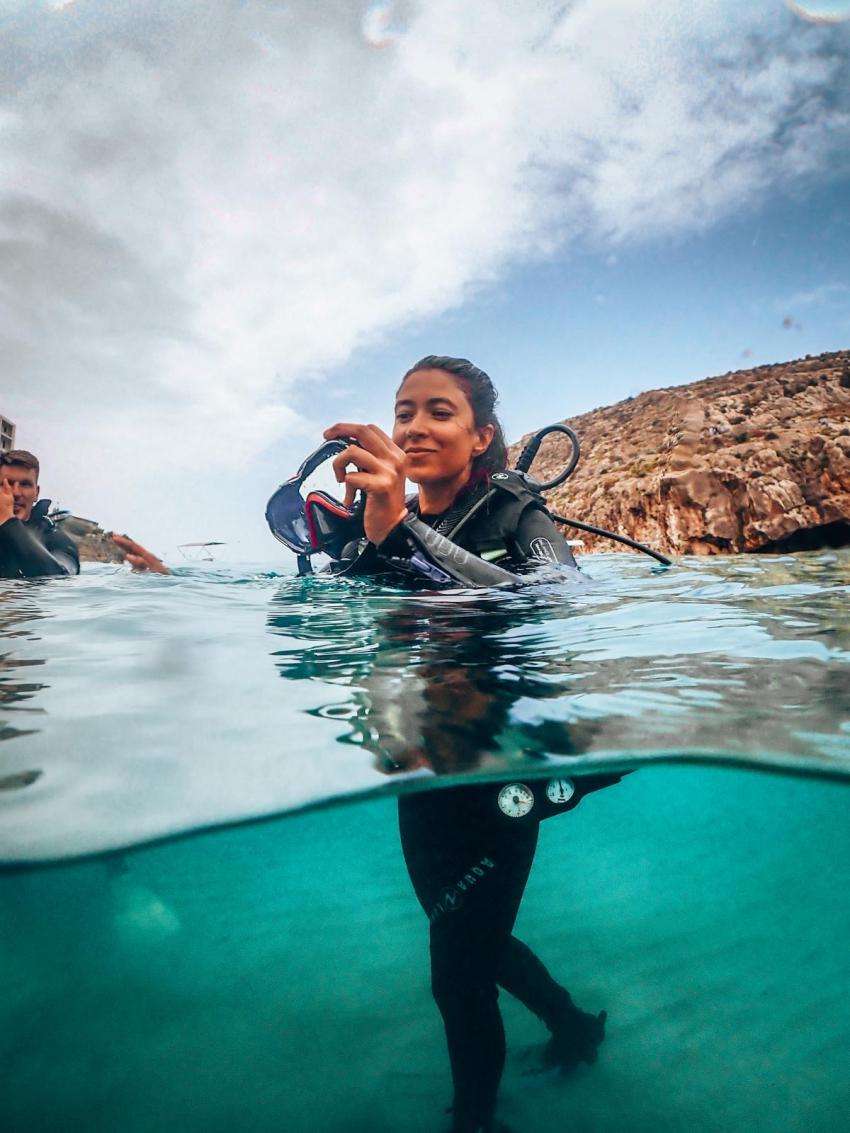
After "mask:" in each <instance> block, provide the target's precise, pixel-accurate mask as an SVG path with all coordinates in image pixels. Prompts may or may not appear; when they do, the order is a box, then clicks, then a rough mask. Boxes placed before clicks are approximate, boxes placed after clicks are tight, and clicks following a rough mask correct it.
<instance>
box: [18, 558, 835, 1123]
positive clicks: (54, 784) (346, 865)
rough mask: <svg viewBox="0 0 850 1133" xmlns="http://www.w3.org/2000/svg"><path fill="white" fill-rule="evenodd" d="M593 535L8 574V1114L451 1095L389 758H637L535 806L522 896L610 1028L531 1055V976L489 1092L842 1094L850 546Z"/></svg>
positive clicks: (431, 780) (565, 1095)
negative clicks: (654, 555) (654, 544)
mask: <svg viewBox="0 0 850 1133" xmlns="http://www.w3.org/2000/svg"><path fill="white" fill-rule="evenodd" d="M587 570H588V573H589V574H592V575H593V577H594V584H593V585H592V586H588V587H586V588H564V587H561V586H556V585H554V584H552V583H545V582H544V583H541V584H540V585H539V586H536V587H533V588H532V589H531V590H530V591H529V592H527V593H525V594H522V595H482V594H475V595H468V594H467V595H444V596H440V597H431V596H427V595H410V594H405V593H402V592H394V591H390V590H387V589H381V588H379V587H376V586H374V585H372V584H368V585H367V584H362V583H361V584H350V585H346V584H343V583H339V582H332V581H330V580H326V579H309V580H306V581H305V580H300V579H297V578H294V577H291V576H276V575H275V573H274V572H273V571H270V570H269V569H268V568H266V569H261V568H256V569H253V568H252V569H244V568H227V569H223V568H215V567H211V568H206V569H203V568H200V567H198V568H195V567H193V568H189V569H187V570H186V571H185V572H184V573H182V574H180V575H177V576H174V577H172V578H167V579H163V578H135V577H131V576H129V575H128V574H126V573H124V572H123V571H114V570H112V569H111V568H107V567H97V568H91V569H89V570H87V571H86V573H85V574H84V575H83V576H81V577H80V578H79V579H77V580H67V581H64V580H63V581H59V582H55V581H54V582H44V583H42V582H27V583H23V582H22V583H12V584H3V602H2V606H0V639H2V640H0V657H2V661H1V662H0V857H2V861H3V863H4V865H3V869H2V872H0V965H1V967H0V971H2V973H3V988H4V991H3V995H2V997H0V1044H2V1050H0V1058H2V1062H1V1063H0V1065H2V1067H3V1079H2V1080H3V1087H2V1091H0V1127H2V1129H3V1130H4V1131H5V1130H9V1131H10V1133H36V1131H38V1133H41V1131H50V1133H53V1131H60V1130H61V1131H63V1133H64V1131H68V1133H77V1131H78V1130H79V1131H80V1133H82V1131H86V1133H93V1131H97V1133H100V1131H103V1133H125V1131H126V1133H141V1131H153V1130H157V1131H159V1130H163V1129H176V1130H181V1131H183V1130H185V1131H187V1133H194V1131H196V1130H197V1131H199V1133H200V1131H201V1130H203V1131H204V1133H209V1131H218V1130H221V1131H222V1133H223V1131H225V1130H232V1129H239V1130H247V1131H254V1130H256V1131H257V1133H260V1131H263V1133H265V1131H266V1130H269V1131H271V1130H282V1129H284V1130H297V1131H301V1130H304V1131H307V1130H311V1131H312V1130H322V1131H324V1130H328V1131H334V1133H341V1131H349V1130H351V1131H359V1130H364V1131H365V1130H378V1131H383V1130H386V1131H387V1133H389V1131H391V1130H398V1129H405V1130H411V1131H419V1130H421V1131H423V1133H425V1131H429V1130H442V1129H444V1128H445V1126H446V1124H447V1118H446V1117H445V1115H444V1114H443V1112H442V1111H443V1109H444V1107H445V1106H446V1105H447V1104H448V1102H449V1100H450V1096H451V1087H450V1081H449V1075H448V1065H447V1058H446V1053H445V1045H444V1040H443V1036H442V1030H441V1025H440V1020H439V1016H438V1014H437V1011H436V1008H435V1007H434V1004H433V1002H432V1000H431V997H430V990H429V983H428V962H427V923H426V921H425V918H424V915H423V914H422V912H421V910H420V908H419V906H418V905H417V904H416V901H415V899H414V897H413V894H412V892H411V889H410V883H409V880H408V878H407V875H406V873H405V870H404V865H403V862H402V859H401V853H400V849H399V844H398V833H397V827H396V814H395V804H394V799H393V797H392V796H393V795H394V794H395V793H396V792H397V791H399V790H440V789H443V788H444V787H445V786H447V785H451V784H452V783H455V782H457V781H466V780H468V779H471V778H472V779H481V778H494V779H498V780H500V781H501V780H504V779H505V778H515V779H516V780H517V781H521V780H524V779H531V778H551V777H552V776H564V775H567V774H569V775H572V776H576V775H579V774H581V773H583V772H585V771H593V770H601V769H608V768H611V767H616V768H619V769H631V770H633V773H632V774H630V775H628V776H626V777H625V778H624V779H623V781H622V782H621V783H620V784H618V785H616V786H614V787H611V788H609V789H606V790H604V791H600V792H598V793H595V794H592V795H590V796H589V797H588V798H586V799H585V800H583V801H582V803H581V805H580V806H579V807H578V808H577V809H576V810H574V811H571V812H569V813H568V814H565V815H563V816H558V817H555V818H553V819H551V820H549V821H546V822H545V823H544V824H543V826H542V828H541V841H540V849H539V851H538V856H537V860H536V863H535V867H534V870H533V872H532V876H531V881H530V883H529V887H528V890H527V892H526V897H525V900H524V902H523V906H522V910H521V913H520V919H519V923H518V928H517V931H518V933H519V935H520V936H521V937H522V938H523V939H524V940H526V941H527V943H529V944H530V945H531V946H532V947H533V948H534V949H535V951H537V952H538V953H539V954H540V956H541V958H543V959H544V961H545V962H546V963H547V965H548V966H549V967H550V968H551V970H552V972H553V974H554V975H555V976H556V977H557V978H558V979H560V980H561V981H562V982H563V983H565V984H566V986H567V987H569V989H570V991H571V992H572V994H573V997H574V998H575V999H576V1001H577V1002H578V1003H579V1004H580V1005H581V1006H582V1007H585V1008H586V1009H588V1010H600V1009H602V1008H605V1009H606V1010H607V1011H608V1016H609V1019H608V1028H607V1037H606V1040H605V1043H604V1044H603V1046H602V1047H601V1050H600V1058H599V1061H598V1062H597V1063H596V1064H595V1065H594V1066H592V1067H586V1066H582V1067H581V1068H580V1069H579V1070H578V1071H577V1072H575V1073H574V1074H573V1075H571V1076H568V1077H559V1076H554V1077H553V1076H551V1075H540V1074H537V1073H534V1071H535V1070H536V1069H537V1067H538V1061H539V1050H540V1045H541V1043H542V1042H543V1040H544V1038H545V1037H546V1036H545V1033H544V1032H543V1031H542V1028H541V1025H540V1024H539V1023H538V1022H537V1020H535V1019H534V1018H533V1017H532V1016H530V1015H529V1014H528V1013H527V1012H526V1011H525V1010H524V1009H523V1008H522V1007H520V1005H519V1004H517V1003H515V1002H513V1001H512V1000H511V999H510V997H509V996H508V995H507V994H505V993H503V995H502V1006H503V1011H504V1014H505V1019H506V1027H507V1032H508V1042H509V1055H508V1064H507V1069H506V1074H505V1079H504V1083H503V1087H502V1092H501V1104H500V1116H501V1117H502V1118H503V1119H504V1120H505V1121H507V1122H509V1123H510V1125H511V1127H512V1128H514V1129H515V1130H516V1131H517V1133H522V1131H527V1133H536V1131H537V1130H541V1131H542V1130H544V1129H545V1130H551V1129H570V1130H576V1131H579V1133H581V1131H585V1130H587V1131H590V1130H616V1131H617V1133H643V1131H646V1133H649V1131H650V1130H651V1131H653V1133H656V1131H659V1130H669V1131H671V1133H673V1131H679V1130H689V1131H694V1133H702V1131H708V1130H711V1131H714V1130H717V1131H720V1130H724V1131H727V1130H748V1131H749V1130H758V1131H760V1133H761V1131H765V1133H766V1131H771V1133H772V1131H774V1130H775V1131H777V1133H779V1131H783V1133H786V1131H788V1133H794V1131H797V1130H799V1131H801V1133H802V1131H803V1130H805V1131H807V1133H808V1131H815V1133H821V1131H827V1130H828V1131H830V1133H831V1131H839V1130H844V1129H845V1128H846V1122H847V1113H848V1112H850V1085H848V1075H847V1067H848V1051H850V1014H848V1002H850V994H849V993H850V975H848V972H847V962H846V949H847V941H848V936H849V935H850V932H849V931H848V930H850V898H848V896H847V894H848V890H850V823H849V822H848V804H850V723H848V721H850V711H848V709H850V680H848V661H850V615H848V612H847V611H848V603H847V595H848V584H849V583H850V555H848V554H847V553H846V552H830V553H823V554H806V555H798V556H787V557H782V558H767V557H764V558H762V557H754V556H753V557H739V558H732V559H720V558H718V559H711V560H687V561H685V562H683V563H681V564H679V565H677V566H676V567H675V568H674V569H673V570H670V571H656V570H654V569H653V568H652V567H651V566H649V565H647V564H646V563H645V562H644V561H642V560H638V559H636V558H632V557H631V556H619V555H612V556H599V557H594V558H593V559H592V560H588V568H587Z"/></svg>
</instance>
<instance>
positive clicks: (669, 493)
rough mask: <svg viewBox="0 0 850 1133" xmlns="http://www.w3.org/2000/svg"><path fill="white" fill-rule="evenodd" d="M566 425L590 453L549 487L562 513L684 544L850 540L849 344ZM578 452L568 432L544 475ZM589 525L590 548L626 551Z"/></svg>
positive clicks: (719, 547) (713, 546)
mask: <svg viewBox="0 0 850 1133" xmlns="http://www.w3.org/2000/svg"><path fill="white" fill-rule="evenodd" d="M566 424H568V425H570V426H571V427H572V428H573V429H574V430H575V431H576V433H578V436H579V438H580V440H581V446H582V458H581V461H580V463H579V466H578V468H577V470H576V472H575V473H574V474H573V476H572V477H571V478H570V479H569V480H568V481H567V483H566V484H564V485H562V486H561V487H560V488H556V489H554V490H553V491H552V492H550V493H549V494H548V497H547V498H548V500H549V504H550V506H551V508H552V510H553V511H555V512H558V513H559V514H561V515H566V516H570V517H573V518H575V519H580V520H583V521H585V522H586V523H592V524H595V525H596V526H599V527H606V528H609V529H610V530H611V531H616V532H618V533H621V534H624V535H628V536H630V537H631V538H632V539H637V540H639V541H640V542H644V543H648V544H649V545H650V546H653V547H655V548H656V549H658V550H661V551H667V552H668V553H671V552H672V553H674V554H696V555H712V554H730V553H734V552H737V551H792V550H801V549H809V548H815V547H822V546H843V545H845V544H850V351H840V352H838V353H834V354H821V355H819V356H817V357H806V358H802V359H799V360H797V361H795V362H786V363H779V364H776V365H771V366H759V367H757V368H755V369H752V370H739V371H737V372H735V373H729V374H724V375H723V376H722V377H717V378H706V379H704V380H703V381H698V382H693V383H692V384H690V385H684V386H674V387H671V388H669V389H659V390H651V391H649V392H648V393H642V394H640V395H639V396H638V397H633V398H628V399H627V400H626V401H621V402H619V403H618V404H617V405H612V406H610V407H609V408H607V409H595V410H593V411H592V412H591V413H584V414H582V415H581V416H580V417H572V418H568V419H567V420H566ZM525 439H527V438H524V440H525ZM522 443H523V442H520V444H518V445H515V446H513V449H512V459H511V463H513V461H515V459H516V457H517V455H518V453H519V451H520V449H521V447H522ZM568 457H569V441H568V440H567V438H566V437H563V436H553V437H549V438H547V439H546V440H545V441H544V442H543V446H542V448H541V450H540V453H539V455H538V458H537V460H536V461H535V463H534V466H533V468H532V474H533V475H534V476H535V477H536V478H537V479H539V480H547V479H551V478H552V477H553V476H555V475H556V474H557V472H558V471H560V469H561V468H562V467H563V466H564V465H565V463H566V461H567V459H568ZM568 534H569V532H568ZM578 534H581V538H582V539H584V541H585V547H586V549H587V550H606V551H610V550H616V549H622V548H620V547H619V545H618V544H616V543H613V542H611V541H610V540H603V539H600V538H598V537H596V536H593V535H588V534H582V533H578Z"/></svg>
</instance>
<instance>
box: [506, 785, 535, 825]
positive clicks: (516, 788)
mask: <svg viewBox="0 0 850 1133" xmlns="http://www.w3.org/2000/svg"><path fill="white" fill-rule="evenodd" d="M533 806H534V795H533V794H532V792H531V791H530V790H529V788H528V787H526V785H525V783H509V784H508V785H507V787H502V789H501V791H499V810H500V811H501V812H502V814H506V815H507V816H508V818H522V817H523V816H524V815H526V814H528V812H529V811H530V810H531V808H532V807H533Z"/></svg>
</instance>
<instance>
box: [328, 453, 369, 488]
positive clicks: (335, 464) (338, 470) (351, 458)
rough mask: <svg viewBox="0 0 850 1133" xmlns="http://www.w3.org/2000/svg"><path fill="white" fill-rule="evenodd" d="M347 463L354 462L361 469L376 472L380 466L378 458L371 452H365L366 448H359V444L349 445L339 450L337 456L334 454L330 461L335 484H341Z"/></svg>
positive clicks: (344, 477) (344, 476)
mask: <svg viewBox="0 0 850 1133" xmlns="http://www.w3.org/2000/svg"><path fill="white" fill-rule="evenodd" d="M349 464H354V465H356V467H357V468H358V469H359V470H361V471H368V472H377V470H378V468H379V467H380V460H379V459H378V457H376V456H375V455H374V454H373V453H370V452H367V451H366V449H364V448H361V447H360V446H359V445H349V446H348V448H347V449H346V450H345V452H341V453H340V454H339V456H335V457H334V458H333V461H332V462H331V468H333V470H334V476H335V477H336V482H337V484H342V483H343V481H344V480H345V479H346V475H347V474H346V471H345V470H346V468H347V467H348V465H349Z"/></svg>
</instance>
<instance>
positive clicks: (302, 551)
mask: <svg viewBox="0 0 850 1133" xmlns="http://www.w3.org/2000/svg"><path fill="white" fill-rule="evenodd" d="M298 488H299V484H298V483H297V482H296V481H294V480H290V481H289V483H288V484H283V485H282V486H281V487H280V488H278V490H277V491H276V492H275V494H274V495H273V496H272V498H271V499H270V500H269V502H268V504H267V505H266V522H267V523H268V525H269V527H270V528H271V533H272V535H274V537H275V539H279V540H280V542H281V543H283V544H284V546H286V547H289V549H290V551H294V552H295V554H296V555H306V554H309V553H310V552H311V551H312V550H313V546H312V543H311V540H310V530H309V528H308V526H307V514H306V512H305V511H304V501H303V500H302V499H301V493H300V492H299V491H298Z"/></svg>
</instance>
